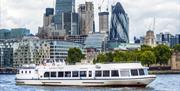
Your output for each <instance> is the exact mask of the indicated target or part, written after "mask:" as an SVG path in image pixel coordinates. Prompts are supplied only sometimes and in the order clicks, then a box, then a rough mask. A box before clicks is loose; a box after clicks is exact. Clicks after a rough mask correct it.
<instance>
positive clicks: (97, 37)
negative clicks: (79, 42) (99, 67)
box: [84, 33, 107, 52]
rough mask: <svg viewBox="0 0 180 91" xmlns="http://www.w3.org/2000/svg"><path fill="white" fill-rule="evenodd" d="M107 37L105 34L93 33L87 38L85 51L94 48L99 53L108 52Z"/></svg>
mask: <svg viewBox="0 0 180 91" xmlns="http://www.w3.org/2000/svg"><path fill="white" fill-rule="evenodd" d="M106 42H107V36H106V34H104V33H92V34H89V35H88V37H87V38H86V40H85V42H84V44H85V47H84V48H85V49H89V48H93V49H95V50H96V51H97V52H102V51H105V50H106Z"/></svg>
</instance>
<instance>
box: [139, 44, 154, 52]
mask: <svg viewBox="0 0 180 91" xmlns="http://www.w3.org/2000/svg"><path fill="white" fill-rule="evenodd" d="M141 51H152V47H151V46H148V45H141Z"/></svg>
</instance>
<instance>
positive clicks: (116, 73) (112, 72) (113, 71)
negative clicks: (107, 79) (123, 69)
mask: <svg viewBox="0 0 180 91" xmlns="http://www.w3.org/2000/svg"><path fill="white" fill-rule="evenodd" d="M111 76H112V77H119V73H118V70H111Z"/></svg>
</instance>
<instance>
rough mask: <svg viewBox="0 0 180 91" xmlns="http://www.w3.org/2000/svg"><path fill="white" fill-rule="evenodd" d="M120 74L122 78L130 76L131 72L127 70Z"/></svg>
mask: <svg viewBox="0 0 180 91" xmlns="http://www.w3.org/2000/svg"><path fill="white" fill-rule="evenodd" d="M120 74H121V76H122V77H126V76H129V70H126V69H124V70H120Z"/></svg>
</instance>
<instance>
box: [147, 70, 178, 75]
mask: <svg viewBox="0 0 180 91" xmlns="http://www.w3.org/2000/svg"><path fill="white" fill-rule="evenodd" d="M149 74H180V70H151V71H149Z"/></svg>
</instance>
